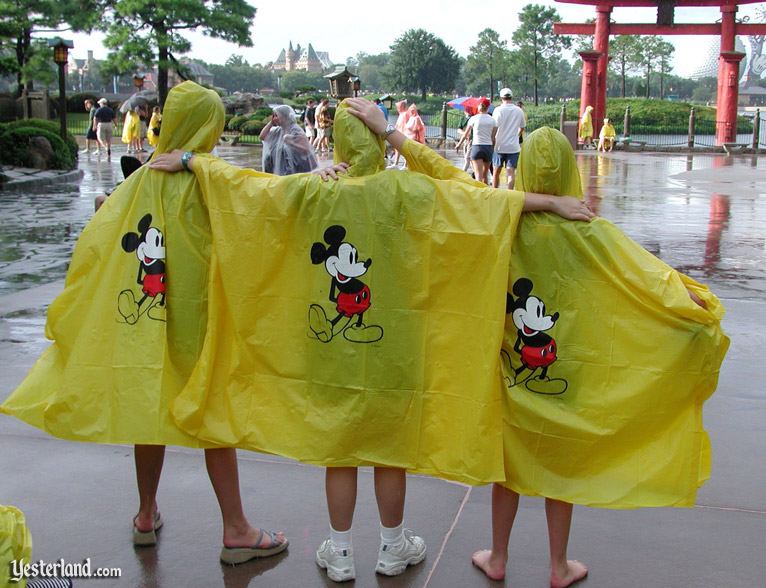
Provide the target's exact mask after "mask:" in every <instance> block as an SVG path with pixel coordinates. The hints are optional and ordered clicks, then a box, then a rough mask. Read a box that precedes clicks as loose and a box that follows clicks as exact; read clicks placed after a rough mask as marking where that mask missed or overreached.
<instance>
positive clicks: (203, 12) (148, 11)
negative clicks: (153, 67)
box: [99, 0, 256, 103]
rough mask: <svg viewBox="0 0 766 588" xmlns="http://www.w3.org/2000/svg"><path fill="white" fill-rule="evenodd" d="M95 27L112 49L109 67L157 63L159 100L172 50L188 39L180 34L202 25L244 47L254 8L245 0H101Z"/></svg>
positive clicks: (184, 48)
mask: <svg viewBox="0 0 766 588" xmlns="http://www.w3.org/2000/svg"><path fill="white" fill-rule="evenodd" d="M106 1H107V8H106V10H105V12H104V16H103V18H102V20H101V21H100V24H99V28H101V29H102V30H104V31H105V32H106V38H105V39H104V45H105V46H106V47H108V48H109V49H112V50H113V51H112V53H111V54H110V56H109V59H108V61H109V66H110V69H122V70H123V71H125V70H132V69H134V68H135V67H136V66H137V65H138V64H139V63H143V64H144V65H150V64H152V63H155V62H156V64H157V90H158V92H159V97H160V103H164V102H165V97H166V96H167V93H168V70H169V68H170V67H171V60H172V53H174V52H177V53H184V52H186V51H189V49H191V43H190V42H189V41H188V40H187V39H186V38H184V37H183V35H182V34H181V32H182V31H184V30H196V29H201V30H202V32H204V33H205V34H206V35H207V36H209V37H215V38H219V39H223V40H224V41H229V42H231V43H236V44H237V45H240V46H244V47H251V46H252V44H253V41H252V39H251V38H250V25H251V23H252V22H253V19H254V18H255V10H256V9H255V8H253V7H252V6H250V5H249V4H248V3H247V2H246V0H185V1H179V0H106Z"/></svg>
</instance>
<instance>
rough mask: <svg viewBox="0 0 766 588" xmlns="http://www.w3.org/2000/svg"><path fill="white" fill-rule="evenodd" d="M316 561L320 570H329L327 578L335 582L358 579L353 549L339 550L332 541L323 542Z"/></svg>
mask: <svg viewBox="0 0 766 588" xmlns="http://www.w3.org/2000/svg"><path fill="white" fill-rule="evenodd" d="M316 560H317V565H318V566H319V567H320V568H322V569H325V570H327V577H328V578H330V580H332V581H333V582H347V581H348V580H353V579H354V578H355V577H356V572H355V571H354V553H353V552H352V551H351V548H348V549H341V550H337V549H335V548H334V547H333V545H332V540H330V539H325V540H324V541H322V544H321V545H320V546H319V549H317V557H316Z"/></svg>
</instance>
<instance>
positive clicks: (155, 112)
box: [147, 106, 162, 149]
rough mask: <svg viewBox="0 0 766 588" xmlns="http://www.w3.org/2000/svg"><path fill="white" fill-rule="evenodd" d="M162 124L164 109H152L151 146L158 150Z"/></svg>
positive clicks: (149, 136)
mask: <svg viewBox="0 0 766 588" xmlns="http://www.w3.org/2000/svg"><path fill="white" fill-rule="evenodd" d="M161 124H162V109H161V108H160V107H159V106H155V107H154V108H152V118H150V119H149V132H148V137H147V138H148V139H149V145H151V146H152V147H154V148H155V149H156V148H157V145H159V143H160V125H161Z"/></svg>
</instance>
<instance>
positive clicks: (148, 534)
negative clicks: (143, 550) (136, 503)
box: [133, 512, 162, 547]
mask: <svg viewBox="0 0 766 588" xmlns="http://www.w3.org/2000/svg"><path fill="white" fill-rule="evenodd" d="M136 516H138V515H136ZM160 527H162V517H161V516H160V513H159V512H158V513H157V518H156V519H154V529H152V530H151V531H141V530H139V529H138V527H136V517H133V545H135V546H136V547H153V546H155V545H157V531H159V530H160Z"/></svg>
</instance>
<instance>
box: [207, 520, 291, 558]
mask: <svg viewBox="0 0 766 588" xmlns="http://www.w3.org/2000/svg"><path fill="white" fill-rule="evenodd" d="M260 531H261V534H260V535H258V540H257V541H256V542H255V545H254V546H253V547H226V546H224V547H223V549H221V561H222V562H223V563H226V564H230V565H236V564H241V563H245V562H246V561H250V560H251V559H255V558H257V557H269V556H271V555H276V554H277V553H282V552H283V551H284V550H285V549H287V546H288V545H289V543H290V542H289V541H288V540H287V538H286V537H285V539H284V541H282V542H281V543H280V542H279V541H277V539H276V537H275V533H274V532H272V531H264V530H263V529H261V530H260ZM264 535H268V536H269V539H270V541H269V545H268V547H258V546H259V545H260V544H261V540H262V539H263V536H264Z"/></svg>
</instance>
